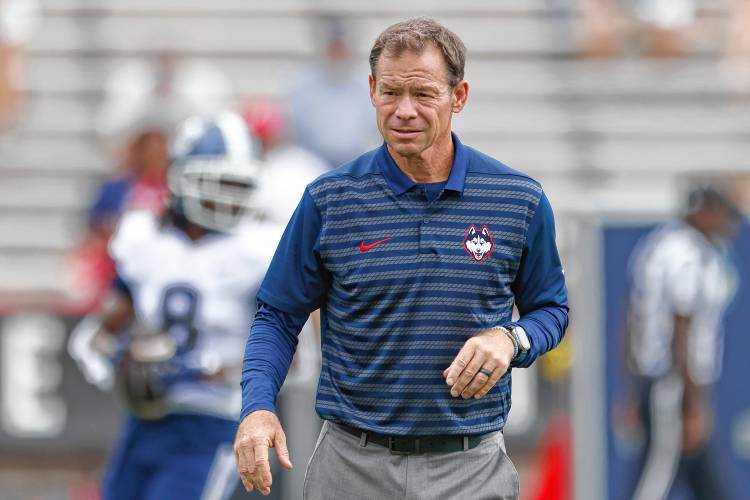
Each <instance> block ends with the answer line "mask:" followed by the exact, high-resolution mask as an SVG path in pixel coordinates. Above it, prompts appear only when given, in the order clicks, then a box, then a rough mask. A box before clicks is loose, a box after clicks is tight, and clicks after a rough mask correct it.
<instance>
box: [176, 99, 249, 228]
mask: <svg viewBox="0 0 750 500" xmlns="http://www.w3.org/2000/svg"><path fill="white" fill-rule="evenodd" d="M257 153H258V147H257V144H256V143H255V141H253V139H252V136H251V135H250V133H249V131H248V129H247V126H246V125H245V122H244V121H243V120H242V118H240V117H239V116H238V115H236V114H234V113H230V112H224V113H221V114H219V115H217V116H215V117H210V118H204V117H198V116H196V117H191V118H188V119H187V120H185V121H184V122H183V123H182V124H181V125H180V126H179V127H178V129H177V132H176V134H175V137H174V141H173V144H172V161H171V164H170V167H169V172H168V179H167V180H168V185H169V191H170V194H171V199H170V208H171V209H172V210H174V211H176V212H177V213H180V214H182V215H184V216H185V218H187V219H188V220H189V221H190V222H192V223H194V224H197V225H199V226H201V227H204V228H207V229H211V230H217V231H227V230H229V229H231V228H232V227H234V226H235V225H236V224H237V223H238V222H239V221H240V219H241V218H242V217H243V215H244V213H245V212H246V210H247V209H248V208H251V207H252V206H253V205H252V200H253V192H254V191H255V189H256V188H257V187H258V175H259V171H260V168H261V164H260V161H259V160H258V159H257Z"/></svg>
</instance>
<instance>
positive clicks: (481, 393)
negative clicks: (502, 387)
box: [474, 368, 505, 399]
mask: <svg viewBox="0 0 750 500" xmlns="http://www.w3.org/2000/svg"><path fill="white" fill-rule="evenodd" d="M504 373H505V371H504V370H502V369H500V368H495V370H494V371H493V372H492V375H491V376H490V378H489V379H487V382H485V383H484V385H483V386H482V388H481V389H479V390H478V391H477V392H476V394H474V398H475V399H480V398H483V397H485V396H486V395H487V393H488V392H490V389H492V388H493V387H495V384H497V381H498V380H500V377H502V376H503V374H504Z"/></svg>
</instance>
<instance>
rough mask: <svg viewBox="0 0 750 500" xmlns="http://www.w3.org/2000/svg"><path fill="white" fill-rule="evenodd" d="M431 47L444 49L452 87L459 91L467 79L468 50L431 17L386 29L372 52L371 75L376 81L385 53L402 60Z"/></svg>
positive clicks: (457, 38) (405, 22)
mask: <svg viewBox="0 0 750 500" xmlns="http://www.w3.org/2000/svg"><path fill="white" fill-rule="evenodd" d="M428 43H432V44H433V45H435V47H437V48H438V49H440V52H442V54H443V59H444V60H445V64H446V66H447V67H448V83H449V84H450V86H451V87H455V86H456V84H457V83H458V82H460V81H461V80H463V79H464V64H465V63H466V46H465V45H464V43H463V42H462V41H461V39H460V38H459V37H458V35H456V34H455V33H453V32H452V31H451V30H449V29H448V28H446V27H445V26H443V25H442V24H440V23H438V22H437V21H435V20H434V19H430V18H429V17H414V18H412V19H408V20H406V21H402V22H400V23H396V24H394V25H391V26H389V27H388V28H386V29H385V31H383V32H382V33H381V34H380V35H378V38H377V39H376V40H375V43H374V44H373V46H372V50H370V71H371V72H372V77H373V78H375V66H377V64H378V60H380V56H381V55H382V53H383V52H384V51H385V52H386V53H387V54H388V55H393V56H396V57H398V56H399V55H401V53H403V52H404V51H411V52H415V53H417V54H421V53H422V51H424V50H425V47H426V46H427V44H428Z"/></svg>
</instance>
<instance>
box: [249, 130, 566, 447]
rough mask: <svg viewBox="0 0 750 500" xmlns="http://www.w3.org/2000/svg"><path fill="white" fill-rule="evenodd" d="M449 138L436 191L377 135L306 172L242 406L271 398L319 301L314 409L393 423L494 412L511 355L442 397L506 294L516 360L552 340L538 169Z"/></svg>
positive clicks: (555, 265) (448, 420)
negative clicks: (492, 378)
mask: <svg viewBox="0 0 750 500" xmlns="http://www.w3.org/2000/svg"><path fill="white" fill-rule="evenodd" d="M453 142H454V146H455V155H454V163H453V166H452V169H451V173H450V176H449V178H448V180H447V182H446V183H445V185H444V187H443V189H442V192H440V193H439V195H438V196H437V197H436V198H435V197H434V196H428V193H427V190H426V187H425V186H424V185H419V184H417V183H415V182H414V181H412V180H411V179H410V178H409V177H407V176H406V175H405V174H404V173H403V172H402V171H401V169H399V168H398V166H397V165H396V163H395V162H394V161H393V159H392V158H391V156H390V154H389V152H388V149H387V147H386V146H385V145H383V146H381V147H380V148H379V149H376V150H374V151H370V152H369V153H366V154H364V155H362V156H360V157H359V158H357V159H356V160H354V161H352V162H351V163H348V164H346V165H344V166H342V167H340V168H338V169H336V170H333V171H331V172H329V173H327V174H325V175H323V176H321V177H319V178H318V179H317V180H315V181H314V182H313V183H311V184H310V185H309V186H308V187H307V190H306V192H305V194H304V196H303V199H302V201H301V202H300V204H299V206H298V208H297V210H296V212H295V214H294V216H293V217H292V219H291V221H290V222H289V225H288V226H287V229H286V231H285V234H284V236H283V238H282V240H281V242H280V244H279V246H278V248H277V250H276V254H275V256H274V259H273V262H272V264H271V266H270V268H269V270H268V273H267V274H266V277H265V279H264V281H263V283H262V285H261V287H260V291H259V293H258V297H257V298H258V301H259V305H260V307H259V311H258V314H257V315H256V319H255V321H254V323H253V327H252V329H251V333H250V337H249V340H248V345H247V349H246V355H245V363H244V366H243V412H242V417H243V418H244V416H245V415H247V414H248V413H250V412H252V411H254V410H258V409H267V410H271V411H274V409H275V407H274V403H275V397H276V394H277V393H278V390H279V388H280V387H281V384H282V383H283V380H284V377H285V376H286V372H287V370H288V368H289V362H290V361H291V357H292V354H293V351H294V347H295V344H296V335H297V333H298V332H299V329H300V327H301V326H302V324H303V323H304V321H305V319H306V318H307V315H308V314H309V313H310V312H311V311H313V310H315V309H317V308H320V309H321V342H322V353H323V365H322V371H321V375H320V381H319V385H318V394H317V403H316V410H317V412H318V413H319V414H320V416H321V417H322V418H324V419H328V420H332V421H335V422H343V423H347V424H349V425H352V426H355V427H359V428H362V429H366V430H369V431H374V432H380V433H385V434H393V435H435V434H481V433H485V432H489V431H495V430H499V429H501V428H502V427H503V425H504V424H505V421H506V418H507V415H508V411H509V409H510V392H511V374H510V371H509V372H508V373H506V374H505V375H504V376H503V377H502V378H501V379H500V381H499V382H498V383H497V385H496V386H495V387H494V388H493V389H492V390H491V391H490V392H489V393H488V394H487V395H486V396H485V397H484V398H482V399H478V400H477V399H473V398H471V399H468V400H464V399H462V398H461V397H458V398H454V397H452V396H451V395H450V387H449V386H448V385H447V384H446V383H445V379H444V378H443V375H442V373H443V371H444V370H445V368H447V367H448V366H449V365H450V364H451V362H452V361H453V359H454V358H455V356H456V355H457V354H458V352H459V350H460V349H461V347H462V346H463V344H464V343H465V342H466V340H467V339H469V338H470V337H472V336H473V335H476V334H478V333H480V332H482V331H483V330H486V329H487V328H490V327H492V326H495V325H509V324H510V323H511V314H512V310H513V304H514V303H515V304H516V306H517V307H518V310H519V312H520V314H521V318H520V320H519V321H518V322H517V324H519V325H522V326H523V327H524V328H525V330H526V332H527V333H528V335H529V337H530V340H531V344H532V349H531V351H529V352H528V353H526V354H522V355H520V356H519V357H517V358H516V359H515V360H514V362H513V364H512V366H517V367H523V366H528V365H530V364H531V363H532V362H533V360H534V359H536V358H537V357H538V356H539V355H541V354H543V353H544V352H546V351H548V350H550V349H552V348H553V347H555V346H556V345H557V344H558V343H559V342H560V340H561V338H562V336H563V333H564V331H565V327H566V326H567V318H568V307H567V292H566V288H565V281H564V277H563V269H562V266H561V264H560V258H559V256H558V252H557V248H556V245H555V228H554V220H553V216H552V210H551V208H550V205H549V202H548V201H547V199H546V197H545V195H544V193H543V192H542V189H541V187H540V185H539V183H537V182H536V181H534V180H533V179H531V178H529V177H528V176H526V175H524V174H522V173H520V172H517V171H515V170H513V169H511V168H509V167H507V166H505V165H503V164H502V163H500V162H498V161H496V160H494V159H492V158H490V157H488V156H486V155H484V154H482V153H480V152H478V151H476V150H474V149H472V148H469V147H466V146H463V145H462V144H461V142H460V141H459V140H458V138H457V137H456V136H455V135H454V136H453ZM430 200H432V201H430Z"/></svg>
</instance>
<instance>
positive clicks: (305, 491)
mask: <svg viewBox="0 0 750 500" xmlns="http://www.w3.org/2000/svg"><path fill="white" fill-rule="evenodd" d="M330 426H331V424H330V423H328V421H327V420H325V421H323V426H322V427H321V429H320V434H319V435H318V441H317V442H316V443H315V449H314V450H313V452H312V455H310V460H309V461H308V462H307V468H306V469H305V482H304V484H303V486H302V498H303V500H304V499H306V498H307V497H308V486H309V483H310V476H311V474H312V473H313V464H314V462H315V459H316V457H317V455H318V451H319V450H320V447H321V445H322V444H323V439H324V438H325V437H326V434H328V430H329V428H330Z"/></svg>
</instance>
